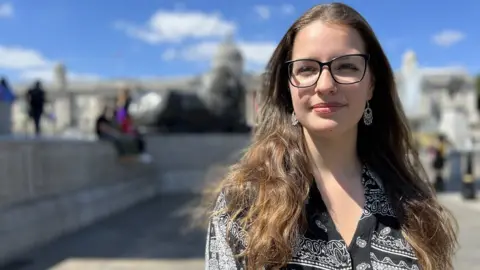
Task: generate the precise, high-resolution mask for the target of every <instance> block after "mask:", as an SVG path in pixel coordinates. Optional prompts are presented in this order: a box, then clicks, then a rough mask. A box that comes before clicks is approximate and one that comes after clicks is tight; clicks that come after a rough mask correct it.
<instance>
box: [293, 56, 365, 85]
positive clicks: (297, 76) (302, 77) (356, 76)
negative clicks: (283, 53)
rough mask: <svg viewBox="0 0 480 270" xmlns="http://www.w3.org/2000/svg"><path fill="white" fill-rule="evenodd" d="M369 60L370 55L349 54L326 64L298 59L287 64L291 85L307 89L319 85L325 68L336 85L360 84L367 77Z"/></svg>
mask: <svg viewBox="0 0 480 270" xmlns="http://www.w3.org/2000/svg"><path fill="white" fill-rule="evenodd" d="M369 60H370V55H368V54H348V55H342V56H339V57H336V58H334V59H332V60H330V61H328V62H324V63H322V62H320V61H317V60H314V59H296V60H291V61H287V62H285V64H286V65H288V79H289V81H290V83H291V84H292V85H293V86H295V87H299V88H306V87H311V86H313V85H315V84H317V82H318V79H319V78H320V75H321V74H322V70H323V67H324V66H327V67H328V70H329V71H330V75H331V76H332V78H333V80H334V81H335V82H336V83H338V84H354V83H358V82H360V81H362V80H363V77H365V73H366V71H367V65H368V61H369Z"/></svg>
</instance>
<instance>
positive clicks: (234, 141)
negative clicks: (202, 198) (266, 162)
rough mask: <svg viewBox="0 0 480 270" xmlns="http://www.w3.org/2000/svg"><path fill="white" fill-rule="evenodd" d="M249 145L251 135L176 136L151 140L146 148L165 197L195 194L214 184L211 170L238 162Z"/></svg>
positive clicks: (158, 137)
mask: <svg viewBox="0 0 480 270" xmlns="http://www.w3.org/2000/svg"><path fill="white" fill-rule="evenodd" d="M249 142H250V134H238V135H235V134H199V135H188V134H185V135H180V134H177V135H163V136H155V137H152V138H149V140H148V144H147V148H148V151H149V152H150V153H151V154H152V155H153V157H154V164H155V165H154V166H155V168H157V170H158V177H159V179H161V183H162V184H161V185H162V187H161V190H162V193H179V192H180V193H183V192H186V193H191V192H194V193H195V192H201V191H202V189H203V188H204V187H205V184H206V183H205V182H206V181H211V180H212V179H211V177H212V175H211V174H210V173H211V172H212V170H217V169H220V171H221V169H222V168H225V167H227V166H228V165H230V164H232V163H233V162H235V161H236V160H238V158H239V157H240V156H241V154H242V151H243V150H244V149H245V148H246V147H247V146H248V144H249ZM217 176H219V175H217Z"/></svg>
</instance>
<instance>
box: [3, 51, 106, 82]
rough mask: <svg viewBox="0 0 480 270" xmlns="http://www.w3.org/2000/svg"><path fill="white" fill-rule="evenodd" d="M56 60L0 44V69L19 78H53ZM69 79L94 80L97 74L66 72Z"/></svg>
mask: <svg viewBox="0 0 480 270" xmlns="http://www.w3.org/2000/svg"><path fill="white" fill-rule="evenodd" d="M55 63H56V61H54V60H51V59H48V58H46V57H45V56H43V55H42V54H41V53H40V52H38V51H36V50H33V49H28V48H23V47H8V46H1V45H0V69H3V70H10V71H13V72H14V74H16V75H18V77H19V78H20V79H27V80H30V79H40V80H44V81H51V80H53V74H54V66H55ZM67 76H68V78H69V80H94V79H98V78H99V76H98V75H95V74H89V73H77V72H68V73H67Z"/></svg>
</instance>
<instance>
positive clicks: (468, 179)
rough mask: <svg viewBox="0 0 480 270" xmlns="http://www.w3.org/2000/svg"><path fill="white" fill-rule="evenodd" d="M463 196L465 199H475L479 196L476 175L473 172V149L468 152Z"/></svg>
mask: <svg viewBox="0 0 480 270" xmlns="http://www.w3.org/2000/svg"><path fill="white" fill-rule="evenodd" d="M462 197H463V198H464V199H465V200H474V199H476V197H477V191H476V188H475V175H474V172H473V151H470V150H469V151H468V152H467V153H466V166H465V174H464V175H463V181H462Z"/></svg>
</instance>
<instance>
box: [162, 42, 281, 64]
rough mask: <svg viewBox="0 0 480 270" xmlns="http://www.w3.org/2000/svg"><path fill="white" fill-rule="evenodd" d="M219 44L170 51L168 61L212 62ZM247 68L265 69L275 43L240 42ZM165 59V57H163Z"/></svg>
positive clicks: (211, 43) (202, 43)
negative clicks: (259, 67) (258, 67)
mask: <svg viewBox="0 0 480 270" xmlns="http://www.w3.org/2000/svg"><path fill="white" fill-rule="evenodd" d="M218 45H219V43H218V42H213V41H204V42H200V43H197V44H195V45H192V46H187V47H184V48H180V49H170V50H167V51H166V52H168V56H169V57H168V60H185V61H211V60H212V58H213V57H214V56H215V54H216V52H217V49H218ZM237 46H238V48H239V49H240V51H241V52H242V55H243V57H244V59H245V62H246V65H247V66H261V67H263V66H264V65H265V64H266V63H267V61H268V60H269V59H270V57H271V55H272V53H273V51H274V50H275V47H276V46H277V44H276V43H274V42H246V41H242V42H238V43H237ZM163 59H165V57H163Z"/></svg>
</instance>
